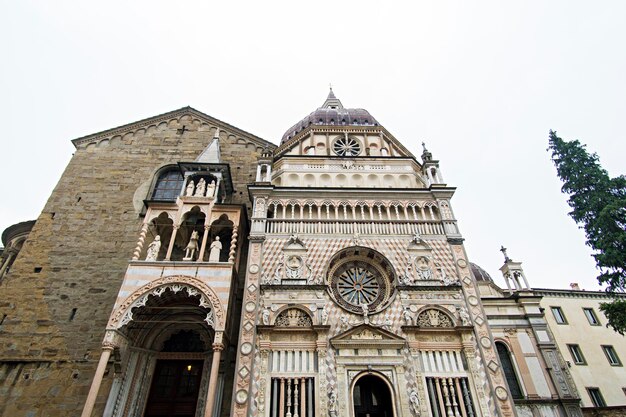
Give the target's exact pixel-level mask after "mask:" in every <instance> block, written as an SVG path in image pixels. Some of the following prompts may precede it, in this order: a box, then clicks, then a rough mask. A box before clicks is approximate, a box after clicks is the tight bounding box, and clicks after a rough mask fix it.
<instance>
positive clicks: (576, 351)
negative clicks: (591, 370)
mask: <svg viewBox="0 0 626 417" xmlns="http://www.w3.org/2000/svg"><path fill="white" fill-rule="evenodd" d="M567 348H568V349H569V353H570V354H571V355H572V359H573V360H574V363H575V364H576V365H587V362H586V361H585V357H584V356H583V351H582V350H580V346H578V345H567Z"/></svg>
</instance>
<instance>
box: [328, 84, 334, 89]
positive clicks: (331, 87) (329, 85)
mask: <svg viewBox="0 0 626 417" xmlns="http://www.w3.org/2000/svg"><path fill="white" fill-rule="evenodd" d="M328 88H330V91H333V85H332V84H331V83H328Z"/></svg>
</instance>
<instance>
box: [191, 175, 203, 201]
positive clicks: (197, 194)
mask: <svg viewBox="0 0 626 417" xmlns="http://www.w3.org/2000/svg"><path fill="white" fill-rule="evenodd" d="M205 192H206V181H205V180H204V178H200V181H198V185H197V186H196V192H195V194H194V195H193V196H194V197H204V193H205Z"/></svg>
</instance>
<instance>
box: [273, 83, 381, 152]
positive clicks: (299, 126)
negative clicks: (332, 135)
mask: <svg viewBox="0 0 626 417" xmlns="http://www.w3.org/2000/svg"><path fill="white" fill-rule="evenodd" d="M311 125H320V126H321V125H339V126H378V122H377V121H376V119H374V117H373V116H372V115H371V114H370V113H369V112H368V111H367V110H365V109H346V108H344V107H343V105H342V104H341V101H339V99H338V98H337V97H335V94H334V93H333V90H332V88H331V90H330V93H328V97H327V98H326V101H325V102H324V104H322V106H321V107H319V108H318V109H317V110H315V111H313V112H312V113H311V114H309V115H308V116H306V117H305V118H304V119H302V120H300V121H299V122H298V123H296V124H295V125H293V126H291V127H290V128H289V129H288V130H287V131H286V132H285V134H284V135H283V138H282V139H281V141H280V143H285V142H286V141H288V140H289V139H291V138H293V137H294V136H295V135H297V134H298V133H299V132H301V131H303V130H304V129H306V128H307V127H309V126H311Z"/></svg>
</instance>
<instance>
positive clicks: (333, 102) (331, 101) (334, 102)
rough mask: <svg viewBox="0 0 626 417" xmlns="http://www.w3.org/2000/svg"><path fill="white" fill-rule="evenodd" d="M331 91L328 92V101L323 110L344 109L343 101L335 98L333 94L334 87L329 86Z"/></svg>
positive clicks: (323, 105)
mask: <svg viewBox="0 0 626 417" xmlns="http://www.w3.org/2000/svg"><path fill="white" fill-rule="evenodd" d="M329 88H330V91H329V92H328V97H326V101H325V102H324V104H322V107H321V108H326V109H343V104H341V101H339V99H338V98H337V97H336V96H335V93H334V92H333V86H332V85H330V84H329Z"/></svg>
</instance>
